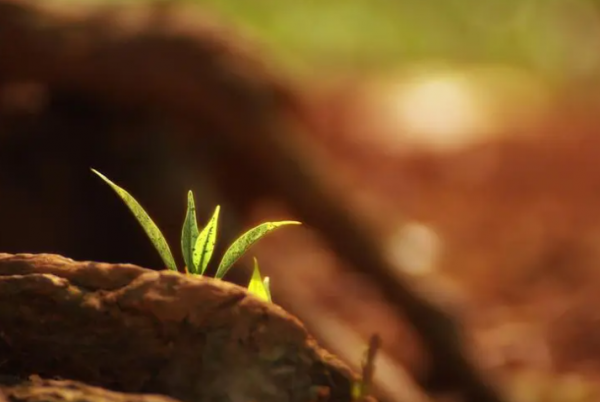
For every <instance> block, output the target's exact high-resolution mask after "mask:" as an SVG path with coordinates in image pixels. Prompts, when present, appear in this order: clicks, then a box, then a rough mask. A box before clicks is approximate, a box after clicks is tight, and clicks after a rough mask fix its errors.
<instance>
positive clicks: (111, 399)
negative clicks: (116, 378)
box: [0, 378, 178, 402]
mask: <svg viewBox="0 0 600 402" xmlns="http://www.w3.org/2000/svg"><path fill="white" fill-rule="evenodd" d="M0 401H1V402H33V401H37V402H40V401H44V402H68V401H78V402H178V401H177V400H175V399H172V398H169V397H166V396H160V395H144V394H123V393H119V392H112V391H107V390H105V389H102V388H99V387H92V386H89V385H86V384H82V383H80V382H77V381H57V380H42V379H41V378H32V379H31V381H27V382H20V383H17V384H10V385H7V384H5V383H4V382H3V381H2V380H1V379H0Z"/></svg>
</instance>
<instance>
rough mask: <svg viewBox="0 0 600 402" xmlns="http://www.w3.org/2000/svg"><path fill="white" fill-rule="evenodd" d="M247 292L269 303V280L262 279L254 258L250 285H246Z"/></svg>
mask: <svg viewBox="0 0 600 402" xmlns="http://www.w3.org/2000/svg"><path fill="white" fill-rule="evenodd" d="M248 292H250V293H252V294H253V295H255V296H257V297H258V298H260V299H262V300H264V301H267V302H270V301H271V292H270V290H269V278H268V277H267V278H265V279H264V280H263V279H262V277H261V275H260V269H259V268H258V261H257V260H256V257H255V258H254V270H253V271H252V278H250V283H249V284H248Z"/></svg>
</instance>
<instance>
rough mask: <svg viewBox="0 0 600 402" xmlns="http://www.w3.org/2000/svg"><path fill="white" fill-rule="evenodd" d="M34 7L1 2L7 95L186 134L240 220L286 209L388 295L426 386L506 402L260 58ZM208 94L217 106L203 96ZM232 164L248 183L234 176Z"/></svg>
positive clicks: (172, 22) (184, 28) (164, 18)
mask: <svg viewBox="0 0 600 402" xmlns="http://www.w3.org/2000/svg"><path fill="white" fill-rule="evenodd" d="M32 4H34V2H30V3H29V2H24V1H7V0H4V1H0V88H2V87H4V88H7V87H10V86H11V85H12V86H14V84H22V83H34V84H36V85H41V86H42V87H45V88H60V89H61V90H63V91H71V92H77V93H83V94H86V95H87V96H88V97H91V98H93V99H94V100H95V102H98V103H100V104H104V105H110V106H111V107H114V108H118V109H121V110H128V111H132V112H134V113H138V114H142V115H146V116H148V115H149V116H161V118H162V120H168V123H169V124H170V126H171V127H175V128H177V129H178V130H179V131H180V132H181V133H183V134H181V135H178V136H177V138H176V139H175V140H174V141H176V142H177V144H178V146H179V147H180V148H181V149H185V150H187V155H189V157H190V158H194V157H196V156H195V154H194V153H192V152H191V151H190V150H197V151H198V156H197V158H206V159H207V162H206V165H205V168H206V169H207V171H210V172H211V182H212V183H214V185H216V186H217V187H218V190H219V191H220V192H221V193H222V194H224V195H225V196H226V197H227V199H228V200H232V202H233V203H235V205H236V207H237V208H238V210H244V208H248V207H249V205H250V202H251V200H252V199H254V198H256V197H259V196H264V195H265V194H270V195H273V196H276V197H278V198H279V199H281V200H283V201H284V202H285V203H286V204H287V205H288V206H289V207H290V208H291V210H292V211H293V212H294V213H295V214H296V215H297V218H298V219H300V220H302V221H304V222H305V223H307V224H308V225H310V226H312V227H314V228H316V229H317V230H318V231H320V232H321V234H322V235H323V237H324V238H325V239H326V241H327V242H328V244H329V245H330V247H331V248H332V249H333V250H334V251H335V252H336V253H337V254H338V255H339V256H340V257H341V258H342V260H343V261H345V262H347V263H348V265H349V266H350V267H353V268H354V269H356V270H358V271H360V272H363V273H364V274H367V275H369V276H370V277H371V278H372V279H373V280H374V281H375V282H376V283H377V284H378V286H379V287H380V288H381V289H382V291H383V292H384V294H385V296H386V297H387V298H388V300H389V301H390V302H392V303H393V304H394V305H395V306H396V307H397V308H398V309H399V311H400V312H401V313H402V314H403V315H404V316H406V317H407V318H408V319H409V320H410V322H411V324H412V325H413V327H414V329H415V330H416V331H417V333H418V334H419V336H420V337H421V339H422V340H423V343H424V345H425V347H426V349H427V351H428V354H429V356H430V361H431V364H430V370H429V374H428V376H427V378H421V379H420V382H421V384H422V385H424V386H425V387H427V388H429V389H430V390H434V391H442V390H444V391H446V390H450V391H455V392H457V393H459V394H461V395H462V396H463V397H464V399H465V400H466V401H469V402H496V401H500V400H501V399H500V397H499V396H497V394H496V393H495V392H494V390H493V389H492V388H491V387H489V386H488V385H487V384H486V381H484V380H483V379H482V378H481V376H480V374H479V373H478V371H477V370H476V368H475V367H474V365H473V364H472V363H471V361H470V359H469V358H468V357H467V356H466V353H465V352H464V350H463V347H462V343H463V339H461V336H460V329H459V328H458V327H457V326H456V325H455V324H454V323H453V322H452V320H451V319H450V317H448V316H447V315H446V314H445V313H443V312H442V311H441V310H440V309H438V308H436V307H434V306H433V305H431V304H430V303H428V302H427V301H426V300H424V299H423V298H422V297H420V296H418V295H417V294H415V292H413V291H411V290H410V288H409V287H408V286H407V285H406V284H402V283H399V281H398V278H397V274H394V273H393V272H395V271H397V270H396V269H394V268H393V267H391V266H389V264H388V263H387V262H386V261H385V259H384V258H383V256H382V253H381V252H380V250H379V246H378V245H377V244H376V242H375V241H374V240H373V239H374V238H373V237H372V236H370V235H369V233H368V231H367V230H366V225H363V224H362V222H360V221H359V220H357V218H356V217H355V216H353V215H352V213H351V212H350V211H348V210H346V209H345V208H344V207H343V203H342V202H339V199H338V198H337V197H336V196H335V194H331V191H330V190H329V189H328V188H327V186H326V185H325V184H324V183H323V182H322V180H320V179H319V178H318V176H317V174H316V173H315V172H313V171H311V168H310V165H309V164H307V163H305V161H307V160H308V159H307V156H306V155H304V154H303V152H304V151H303V150H302V149H301V148H302V147H301V146H300V144H299V143H296V142H295V139H294V137H293V136H292V134H293V133H291V131H294V130H301V129H302V127H301V125H300V124H298V123H299V122H298V119H297V118H296V117H295V116H294V113H295V112H296V111H297V105H295V104H294V103H295V101H294V96H293V94H292V93H291V92H289V91H288V90H287V89H285V87H284V86H278V85H276V84H273V83H271V81H270V79H269V74H268V72H267V71H266V70H265V69H264V67H263V66H260V65H257V64H255V63H252V62H250V60H253V59H254V58H253V57H248V61H246V62H240V60H245V59H244V57H247V56H244V52H243V49H240V48H239V46H236V45H235V44H233V43H228V42H225V41H223V40H221V37H220V36H219V35H218V34H216V31H212V30H210V29H208V30H204V29H201V28H198V27H197V26H196V25H194V23H190V24H187V25H186V21H185V20H184V19H181V18H182V17H181V15H177V16H176V17H175V16H169V13H167V12H166V10H162V11H161V10H158V11H161V12H158V13H154V14H153V13H146V14H144V13H140V14H139V15H138V16H136V18H132V19H128V18H121V15H120V14H119V13H118V12H116V10H112V11H111V9H106V10H104V11H102V12H100V11H98V12H90V13H85V12H82V15H79V16H76V17H73V16H71V17H69V16H66V15H58V13H54V12H52V13H50V12H43V11H40V10H38V9H37V7H34V6H32ZM140 16H142V17H140ZM188 28H189V29H188ZM267 83H269V84H267ZM207 92H208V93H209V94H211V95H212V96H211V97H206V96H201V95H200V94H206V93H207ZM274 112H275V114H274ZM0 138H1V135H0ZM151 140H152V139H151V138H137V141H138V142H144V143H146V142H148V141H151ZM74 151H75V152H78V151H79V150H78V149H75V150H74ZM231 160H235V161H236V166H244V169H243V171H239V170H231V167H230V165H229V161H231ZM0 163H1V162H0ZM0 166H1V165H0ZM107 174H110V172H107ZM113 176H114V175H113ZM250 183H251V185H250Z"/></svg>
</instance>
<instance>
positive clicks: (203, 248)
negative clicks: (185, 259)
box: [193, 205, 221, 275]
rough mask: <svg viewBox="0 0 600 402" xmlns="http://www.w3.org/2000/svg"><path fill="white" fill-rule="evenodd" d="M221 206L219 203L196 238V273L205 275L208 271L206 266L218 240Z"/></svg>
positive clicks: (194, 262)
mask: <svg viewBox="0 0 600 402" xmlns="http://www.w3.org/2000/svg"><path fill="white" fill-rule="evenodd" d="M220 209H221V207H220V206H218V205H217V208H216V209H215V212H214V213H213V216H212V217H211V218H210V221H208V224H207V225H206V227H205V228H204V229H202V232H200V235H199V236H198V239H197V240H196V244H195V245H194V261H193V264H194V267H195V273H197V274H200V275H203V274H204V271H206V267H207V266H208V263H209V262H210V259H211V257H212V254H213V251H214V249H215V243H216V241H217V225H218V222H219V211H220Z"/></svg>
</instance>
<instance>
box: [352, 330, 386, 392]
mask: <svg viewBox="0 0 600 402" xmlns="http://www.w3.org/2000/svg"><path fill="white" fill-rule="evenodd" d="M380 347H381V338H380V337H379V335H377V334H374V335H372V336H371V339H370V340H369V346H368V348H367V350H366V352H365V354H364V356H363V360H362V364H361V366H362V373H361V378H360V380H359V381H356V382H354V383H353V384H352V400H353V401H354V402H360V401H361V400H363V399H364V398H365V397H367V396H368V395H369V391H370V388H371V384H372V382H373V374H374V372H375V357H376V356H377V352H378V351H379V348H380Z"/></svg>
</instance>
